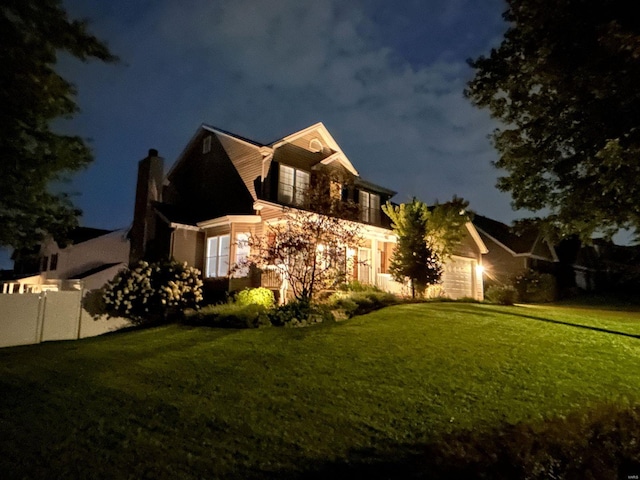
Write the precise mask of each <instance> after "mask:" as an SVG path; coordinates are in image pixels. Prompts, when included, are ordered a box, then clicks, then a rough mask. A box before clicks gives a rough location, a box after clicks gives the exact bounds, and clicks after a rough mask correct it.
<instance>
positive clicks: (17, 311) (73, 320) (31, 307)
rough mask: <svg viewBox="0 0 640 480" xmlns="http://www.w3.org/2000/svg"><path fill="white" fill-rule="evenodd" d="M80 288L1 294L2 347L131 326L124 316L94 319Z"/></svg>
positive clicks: (98, 332)
mask: <svg viewBox="0 0 640 480" xmlns="http://www.w3.org/2000/svg"><path fill="white" fill-rule="evenodd" d="M82 296H83V292H81V291H62V292H51V291H49V292H43V293H40V294H38V293H22V294H12V295H10V294H4V295H2V294H0V348H2V347H12V346H16V345H30V344H33V343H40V342H46V341H50V340H76V339H78V338H86V337H94V336H96V335H101V334H103V333H107V332H112V331H115V330H119V329H120V328H123V327H127V326H130V325H131V323H130V322H129V320H126V319H124V318H111V319H107V318H106V316H105V317H102V318H99V319H98V320H94V319H93V317H91V315H89V313H87V311H86V310H85V309H84V308H82Z"/></svg>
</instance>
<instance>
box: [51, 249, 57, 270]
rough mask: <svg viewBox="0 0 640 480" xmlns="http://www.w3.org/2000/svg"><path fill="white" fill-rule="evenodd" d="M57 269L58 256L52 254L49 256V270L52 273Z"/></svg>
mask: <svg viewBox="0 0 640 480" xmlns="http://www.w3.org/2000/svg"><path fill="white" fill-rule="evenodd" d="M56 268H58V254H57V253H54V254H53V255H51V262H50V263H49V270H51V271H52V272H53V271H54V270H55V269H56Z"/></svg>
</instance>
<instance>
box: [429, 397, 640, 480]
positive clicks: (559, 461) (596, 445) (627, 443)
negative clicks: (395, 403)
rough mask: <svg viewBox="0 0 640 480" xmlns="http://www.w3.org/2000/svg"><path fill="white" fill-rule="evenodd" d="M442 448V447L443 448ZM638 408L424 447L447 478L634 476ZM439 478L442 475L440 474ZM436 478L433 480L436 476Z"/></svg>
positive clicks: (596, 411) (638, 458) (602, 410)
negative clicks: (442, 469)
mask: <svg viewBox="0 0 640 480" xmlns="http://www.w3.org/2000/svg"><path fill="white" fill-rule="evenodd" d="M445 445H446V446H445ZM638 445H640V407H631V406H630V405H628V404H626V405H625V404H624V402H623V404H621V405H616V404H610V405H603V406H600V407H596V408H591V409H588V410H586V411H584V412H573V413H572V414H570V415H569V416H566V417H565V416H559V417H555V418H550V419H545V420H544V421H539V422H536V423H534V424H531V423H527V422H520V423H518V424H516V425H501V426H500V428H496V429H494V430H493V431H492V432H489V433H488V434H487V432H481V433H480V432H477V431H475V432H474V431H470V432H467V433H465V434H463V435H459V434H458V435H455V436H454V435H449V436H447V438H446V439H443V441H442V442H441V443H438V444H436V445H433V444H432V445H429V446H428V447H427V450H428V453H427V455H428V456H429V457H432V458H433V457H437V458H438V460H439V461H438V463H440V464H441V465H446V476H450V477H455V478H471V477H474V476H475V475H477V474H478V473H480V472H482V474H483V477H484V478H494V479H505V480H507V479H512V478H529V479H532V480H534V479H539V480H544V479H548V478H634V474H635V475H636V476H637V475H638V473H639V472H640V449H638ZM442 474H443V477H444V476H445V472H442ZM439 477H440V476H437V477H436V478H439Z"/></svg>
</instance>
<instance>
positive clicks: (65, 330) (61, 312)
mask: <svg viewBox="0 0 640 480" xmlns="http://www.w3.org/2000/svg"><path fill="white" fill-rule="evenodd" d="M81 302H82V291H80V290H77V291H70V292H46V296H45V302H44V319H43V322H42V338H41V341H42V342H46V341H49V340H72V339H76V338H78V328H79V327H80V308H81Z"/></svg>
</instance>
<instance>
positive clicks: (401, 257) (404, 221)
mask: <svg viewBox="0 0 640 480" xmlns="http://www.w3.org/2000/svg"><path fill="white" fill-rule="evenodd" d="M383 209H384V212H385V213H386V214H387V215H388V216H389V218H391V221H392V222H393V223H392V225H391V227H392V228H393V231H394V232H395V234H396V235H397V236H398V243H397V244H396V248H395V250H394V251H393V255H392V257H391V261H390V263H389V273H391V276H392V277H393V279H394V280H396V281H397V282H401V283H406V282H407V280H408V281H409V282H410V283H411V296H412V297H413V298H416V295H418V296H422V295H423V294H424V292H425V290H426V288H427V287H428V286H429V285H435V284H436V283H438V282H439V281H440V277H441V276H442V264H441V262H440V256H439V255H438V254H437V252H436V250H435V248H434V243H433V241H432V240H430V239H429V238H428V235H427V225H428V222H429V217H430V212H429V209H428V208H427V205H425V204H424V203H422V202H421V201H419V200H417V199H415V198H414V199H413V200H412V201H411V203H403V204H401V205H398V206H393V205H391V204H389V203H387V205H385V206H384V207H383Z"/></svg>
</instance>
